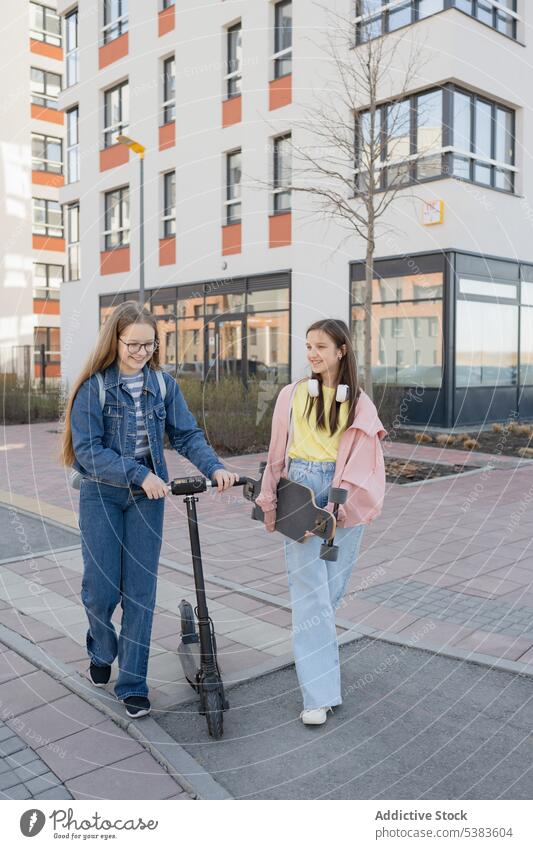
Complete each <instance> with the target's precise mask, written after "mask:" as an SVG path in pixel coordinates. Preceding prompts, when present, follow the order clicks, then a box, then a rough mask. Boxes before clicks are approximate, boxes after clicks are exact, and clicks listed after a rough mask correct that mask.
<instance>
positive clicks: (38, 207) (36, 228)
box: [32, 198, 63, 239]
mask: <svg viewBox="0 0 533 849" xmlns="http://www.w3.org/2000/svg"><path fill="white" fill-rule="evenodd" d="M32 201H33V220H32V233H33V234H34V235H35V236H54V237H57V238H59V239H62V238H63V215H62V212H61V207H60V205H59V203H58V202H57V201H56V200H45V199H44V198H33V199H32Z"/></svg>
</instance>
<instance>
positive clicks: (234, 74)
mask: <svg viewBox="0 0 533 849" xmlns="http://www.w3.org/2000/svg"><path fill="white" fill-rule="evenodd" d="M226 33H227V34H226V51H227V72H226V91H227V96H228V97H235V96H236V95H238V94H240V93H241V83H242V26H241V24H240V23H238V24H235V25H234V26H232V27H228V29H227V31H226Z"/></svg>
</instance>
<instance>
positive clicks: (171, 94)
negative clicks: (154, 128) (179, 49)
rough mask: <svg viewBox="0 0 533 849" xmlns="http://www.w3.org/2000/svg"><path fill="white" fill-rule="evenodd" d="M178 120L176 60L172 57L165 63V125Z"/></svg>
mask: <svg viewBox="0 0 533 849" xmlns="http://www.w3.org/2000/svg"><path fill="white" fill-rule="evenodd" d="M175 120H176V60H175V58H174V56H170V57H169V58H168V59H165V61H164V62H163V124H168V123H170V122H171V121H175Z"/></svg>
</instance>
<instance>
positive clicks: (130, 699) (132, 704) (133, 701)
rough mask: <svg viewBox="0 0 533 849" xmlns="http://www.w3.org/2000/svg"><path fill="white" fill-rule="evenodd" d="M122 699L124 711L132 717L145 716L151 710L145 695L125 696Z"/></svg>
mask: <svg viewBox="0 0 533 849" xmlns="http://www.w3.org/2000/svg"><path fill="white" fill-rule="evenodd" d="M122 701H123V702H124V704H125V705H126V713H127V714H128V716H131V717H132V718H133V719H138V718H139V717H140V716H146V715H147V714H149V713H150V711H151V707H150V699H148V698H147V697H146V696H127V698H125V699H123V700H122Z"/></svg>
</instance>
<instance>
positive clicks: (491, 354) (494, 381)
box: [455, 277, 518, 388]
mask: <svg viewBox="0 0 533 849" xmlns="http://www.w3.org/2000/svg"><path fill="white" fill-rule="evenodd" d="M517 375H518V284H517V283H506V282H494V281H492V280H481V279H475V278H467V277H461V278H460V279H459V288H458V295H457V317H456V359H455V385H456V386H457V387H458V388H459V387H474V386H516V383H517Z"/></svg>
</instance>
